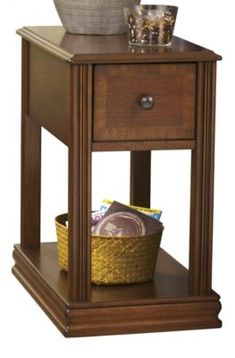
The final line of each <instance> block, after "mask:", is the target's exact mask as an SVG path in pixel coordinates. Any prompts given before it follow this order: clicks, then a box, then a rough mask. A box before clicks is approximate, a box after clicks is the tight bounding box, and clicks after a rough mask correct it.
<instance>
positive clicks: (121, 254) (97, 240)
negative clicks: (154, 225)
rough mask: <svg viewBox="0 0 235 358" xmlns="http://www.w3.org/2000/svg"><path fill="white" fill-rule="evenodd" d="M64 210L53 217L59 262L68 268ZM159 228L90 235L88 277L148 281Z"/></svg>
mask: <svg viewBox="0 0 235 358" xmlns="http://www.w3.org/2000/svg"><path fill="white" fill-rule="evenodd" d="M67 219H68V215H67V214H63V215H59V216H57V217H56V219H55V223H56V232H57V238H58V259H59V265H60V266H61V268H62V269H63V270H65V271H67V270H68V228H67V226H66V221H67ZM161 236H162V231H161V232H159V233H157V234H154V235H149V236H141V237H108V236H92V242H91V247H92V260H91V261H92V265H91V281H92V283H95V284H98V285H108V284H109V285H110V284H128V283H138V282H147V281H151V280H152V279H153V277H154V272H155V266H156V259H157V254H158V249H159V245H160V242H161Z"/></svg>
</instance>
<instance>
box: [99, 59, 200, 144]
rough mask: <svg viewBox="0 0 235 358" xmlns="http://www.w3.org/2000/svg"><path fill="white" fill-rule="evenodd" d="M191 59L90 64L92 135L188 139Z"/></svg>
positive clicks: (191, 102) (193, 72)
mask: <svg viewBox="0 0 235 358" xmlns="http://www.w3.org/2000/svg"><path fill="white" fill-rule="evenodd" d="M195 91H196V65H195V64H146V65H142V64H140V65H138V64H137V65H128V64H127V65H96V66H95V71H94V125H93V140H94V141H128V140H158V139H192V138H194V135H195Z"/></svg>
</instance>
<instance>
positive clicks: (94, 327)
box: [12, 247, 222, 337]
mask: <svg viewBox="0 0 235 358" xmlns="http://www.w3.org/2000/svg"><path fill="white" fill-rule="evenodd" d="M13 256H14V259H15V265H14V267H13V269H12V271H13V274H14V275H15V277H16V278H17V279H18V280H19V281H20V283H21V284H22V285H23V286H24V287H25V288H26V290H27V291H28V292H29V293H30V295H31V296H32V297H33V298H34V299H35V300H36V301H37V303H38V304H39V305H40V306H41V308H42V309H43V310H44V311H45V313H46V314H47V315H48V316H49V318H50V319H51V320H52V321H53V322H54V324H55V325H56V326H57V327H58V329H59V330H60V331H61V332H62V333H63V335H64V336H65V337H80V336H93V335H108V334H124V333H143V332H160V331H172V330H185V329H202V328H218V327H221V325H222V323H221V321H220V319H219V318H218V314H219V312H220V309H221V304H220V301H219V296H218V295H217V294H215V293H212V294H211V295H210V296H205V297H200V296H195V298H193V297H192V296H190V297H189V298H188V301H187V299H186V298H185V297H184V298H182V299H180V298H179V299H178V301H176V300H174V301H172V302H171V301H170V300H169V302H163V301H159V302H156V303H154V304H145V305H142V304H140V305H138V304H135V305H127V304H125V302H124V304H123V305H122V306H120V304H119V305H118V306H115V305H114V304H113V303H112V305H110V306H109V305H108V303H107V305H102V306H99V305H97V304H95V303H92V302H90V303H88V304H86V305H84V307H82V306H76V305H73V304H70V303H69V302H67V301H66V300H65V299H64V298H63V297H61V296H60V295H59V293H58V292H57V291H56V290H55V289H54V288H53V287H51V285H50V284H49V282H48V281H47V279H46V277H45V276H44V275H43V274H42V273H41V272H40V271H39V269H38V267H36V266H35V265H34V264H33V263H32V262H31V261H30V259H29V258H28V257H27V255H26V254H25V253H24V252H23V250H20V249H19V247H18V248H17V247H16V248H15V249H14V253H13Z"/></svg>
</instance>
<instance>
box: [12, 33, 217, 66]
mask: <svg viewBox="0 0 235 358" xmlns="http://www.w3.org/2000/svg"><path fill="white" fill-rule="evenodd" d="M17 33H18V34H19V35H21V36H22V37H23V38H24V39H26V40H28V41H30V42H31V43H34V44H35V45H37V46H39V47H41V48H43V49H44V50H45V51H48V52H50V53H52V54H54V55H55V56H57V57H60V58H62V59H64V60H66V61H69V62H71V63H102V62H104V63H105V62H109V63H110V62H114V63H118V62H177V61H178V62H182V61H217V60H220V59H221V56H219V55H217V54H215V53H214V52H213V51H210V50H208V49H206V48H203V47H201V46H198V45H195V44H193V43H191V42H188V41H186V40H183V39H181V38H178V37H174V39H173V42H172V44H171V45H170V46H168V47H155V48H146V47H145V48H143V47H133V46H129V45H128V40H127V34H121V35H109V36H98V35H74V34H69V33H66V32H65V30H64V28H63V27H62V26H33V27H23V28H22V29H19V30H18V31H17Z"/></svg>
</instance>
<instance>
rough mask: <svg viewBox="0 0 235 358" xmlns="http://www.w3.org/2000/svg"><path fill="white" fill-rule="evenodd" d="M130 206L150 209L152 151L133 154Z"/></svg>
mask: <svg viewBox="0 0 235 358" xmlns="http://www.w3.org/2000/svg"><path fill="white" fill-rule="evenodd" d="M130 160H131V173H130V204H132V205H136V206H142V207H145V208H150V200H151V151H139V152H131V158H130Z"/></svg>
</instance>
